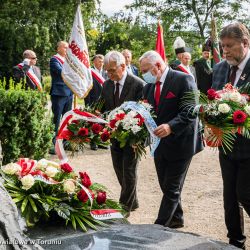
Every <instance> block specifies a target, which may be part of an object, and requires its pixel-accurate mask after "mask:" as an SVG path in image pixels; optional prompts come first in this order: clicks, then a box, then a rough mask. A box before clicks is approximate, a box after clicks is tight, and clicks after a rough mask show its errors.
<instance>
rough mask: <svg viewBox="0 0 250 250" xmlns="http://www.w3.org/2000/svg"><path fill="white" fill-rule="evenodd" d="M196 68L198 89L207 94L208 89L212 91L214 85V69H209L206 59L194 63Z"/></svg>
mask: <svg viewBox="0 0 250 250" xmlns="http://www.w3.org/2000/svg"><path fill="white" fill-rule="evenodd" d="M194 66H195V72H196V80H197V86H198V89H199V90H200V91H201V92H202V93H205V94H206V93H207V91H208V89H210V88H211V85H212V76H213V73H212V69H211V68H209V66H208V65H207V62H206V60H205V59H204V58H201V59H199V60H197V61H196V62H194Z"/></svg>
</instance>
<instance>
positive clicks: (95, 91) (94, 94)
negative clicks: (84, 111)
mask: <svg viewBox="0 0 250 250" xmlns="http://www.w3.org/2000/svg"><path fill="white" fill-rule="evenodd" d="M101 93H102V84H101V83H99V82H98V81H97V80H96V79H95V78H94V77H93V87H92V89H91V90H90V92H89V94H88V95H87V96H86V97H85V98H84V101H85V103H86V104H87V105H92V104H95V103H96V102H97V101H98V100H99V98H100V96H101Z"/></svg>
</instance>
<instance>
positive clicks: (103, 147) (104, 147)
mask: <svg viewBox="0 0 250 250" xmlns="http://www.w3.org/2000/svg"><path fill="white" fill-rule="evenodd" d="M98 148H100V149H109V147H107V146H102V145H98Z"/></svg>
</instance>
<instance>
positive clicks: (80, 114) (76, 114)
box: [55, 109, 107, 164]
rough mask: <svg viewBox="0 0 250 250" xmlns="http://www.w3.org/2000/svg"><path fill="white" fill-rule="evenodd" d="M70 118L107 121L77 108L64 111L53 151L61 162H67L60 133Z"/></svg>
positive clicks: (98, 121)
mask: <svg viewBox="0 0 250 250" xmlns="http://www.w3.org/2000/svg"><path fill="white" fill-rule="evenodd" d="M71 119H76V120H85V121H88V122H95V123H104V124H106V123H107V122H106V121H105V120H103V119H101V118H99V117H98V116H95V115H93V114H91V113H89V112H85V111H80V110H79V109H74V110H71V111H68V112H67V113H65V114H64V116H63V118H62V121H61V125H60V128H59V131H58V135H57V140H56V145H55V151H56V154H57V156H58V158H59V160H60V161H61V164H63V163H66V162H68V157H67V155H66V153H65V150H64V147H63V139H60V135H61V133H62V132H63V131H65V130H66V129H67V125H68V123H69V121H70V120H71Z"/></svg>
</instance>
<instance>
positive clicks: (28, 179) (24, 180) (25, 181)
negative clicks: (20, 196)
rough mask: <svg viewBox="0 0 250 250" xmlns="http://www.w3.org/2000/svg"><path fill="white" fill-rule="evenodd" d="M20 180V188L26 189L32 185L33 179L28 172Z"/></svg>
mask: <svg viewBox="0 0 250 250" xmlns="http://www.w3.org/2000/svg"><path fill="white" fill-rule="evenodd" d="M21 182H22V184H23V187H22V188H23V189H25V190H28V189H30V188H31V187H32V186H33V185H34V183H35V179H34V177H33V176H32V175H31V174H28V175H25V176H24V177H23V178H22V179H21Z"/></svg>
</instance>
